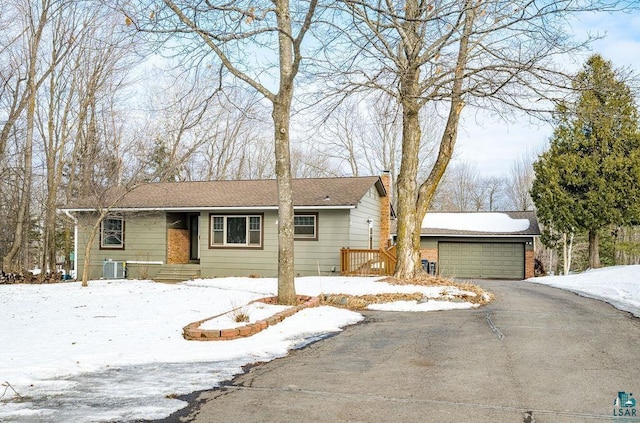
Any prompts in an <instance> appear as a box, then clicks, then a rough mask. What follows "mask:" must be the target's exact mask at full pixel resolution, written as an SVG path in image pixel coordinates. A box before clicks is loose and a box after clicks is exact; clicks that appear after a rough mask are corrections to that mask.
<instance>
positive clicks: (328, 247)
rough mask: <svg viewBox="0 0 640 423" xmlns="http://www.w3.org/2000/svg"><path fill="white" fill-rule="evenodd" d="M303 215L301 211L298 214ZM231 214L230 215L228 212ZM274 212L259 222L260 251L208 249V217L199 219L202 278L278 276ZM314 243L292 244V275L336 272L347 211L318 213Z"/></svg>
mask: <svg viewBox="0 0 640 423" xmlns="http://www.w3.org/2000/svg"><path fill="white" fill-rule="evenodd" d="M300 212H301V213H303V212H302V211H300ZM229 213H231V212H229ZM277 219H278V215H277V211H267V212H265V213H264V218H263V248H262V249H249V248H245V249H233V248H209V236H210V233H209V232H210V230H211V227H210V223H209V213H208V212H203V213H201V215H200V229H201V233H200V267H201V275H202V277H216V276H249V275H256V276H261V277H275V276H277V274H278V267H277V266H278V225H277V223H276V222H277ZM317 219H318V220H317V222H318V239H317V240H296V241H295V244H294V254H295V272H296V275H300V276H310V275H317V274H318V271H320V273H321V274H323V275H327V274H332V272H333V271H334V269H335V274H338V273H339V272H340V248H342V247H346V246H348V235H349V210H326V211H320V212H318V217H317Z"/></svg>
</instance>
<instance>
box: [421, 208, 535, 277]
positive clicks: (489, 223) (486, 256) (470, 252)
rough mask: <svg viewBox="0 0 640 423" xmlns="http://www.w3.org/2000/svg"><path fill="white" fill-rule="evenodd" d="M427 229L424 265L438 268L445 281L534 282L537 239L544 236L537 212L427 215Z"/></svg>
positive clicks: (423, 236)
mask: <svg viewBox="0 0 640 423" xmlns="http://www.w3.org/2000/svg"><path fill="white" fill-rule="evenodd" d="M422 226H423V227H422V231H421V254H422V259H423V260H427V261H429V262H430V263H435V269H436V272H437V273H438V274H440V275H443V276H448V277H456V278H467V279H517V280H522V279H525V278H529V277H533V272H534V258H535V253H534V244H535V243H534V239H535V237H536V236H539V235H540V229H539V226H538V221H537V219H536V217H535V213H534V212H531V211H527V212H477V213H468V212H460V213H427V215H426V216H425V219H424V221H423V225H422ZM433 267H434V266H432V268H433Z"/></svg>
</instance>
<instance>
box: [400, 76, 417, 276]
mask: <svg viewBox="0 0 640 423" xmlns="http://www.w3.org/2000/svg"><path fill="white" fill-rule="evenodd" d="M419 77H420V73H419V71H418V69H411V70H410V71H408V72H406V73H405V74H404V75H403V77H402V78H401V81H402V82H401V84H402V88H401V89H402V91H403V96H402V99H401V100H402V101H401V104H402V163H401V165H400V173H399V174H398V182H397V186H398V226H397V236H398V238H397V244H396V252H397V259H398V260H397V264H396V269H395V273H394V276H395V277H396V278H400V279H411V278H413V277H415V276H417V275H416V273H417V272H419V271H420V269H422V266H421V260H420V234H419V233H418V234H417V235H418V236H416V233H415V228H416V226H420V223H419V222H418V219H419V217H418V216H417V213H416V202H417V199H418V181H417V177H418V153H419V150H420V138H421V136H422V131H421V129H420V118H419V116H418V113H419V110H420V106H419V105H418V97H417V96H416V95H414V94H415V93H416V92H418V89H419V88H418V83H419Z"/></svg>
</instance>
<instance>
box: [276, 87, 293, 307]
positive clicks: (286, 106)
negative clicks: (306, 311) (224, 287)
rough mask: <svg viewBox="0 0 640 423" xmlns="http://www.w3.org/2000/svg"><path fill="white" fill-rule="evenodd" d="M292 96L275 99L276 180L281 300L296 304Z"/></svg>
mask: <svg viewBox="0 0 640 423" xmlns="http://www.w3.org/2000/svg"><path fill="white" fill-rule="evenodd" d="M290 108H291V107H290V98H289V99H285V100H284V101H283V102H278V101H276V102H274V105H273V122H274V123H275V140H276V143H275V152H276V180H277V183H278V303H279V304H289V305H293V304H296V301H297V299H296V287H295V273H294V260H293V198H292V182H293V181H292V177H291V160H290V150H289V113H290Z"/></svg>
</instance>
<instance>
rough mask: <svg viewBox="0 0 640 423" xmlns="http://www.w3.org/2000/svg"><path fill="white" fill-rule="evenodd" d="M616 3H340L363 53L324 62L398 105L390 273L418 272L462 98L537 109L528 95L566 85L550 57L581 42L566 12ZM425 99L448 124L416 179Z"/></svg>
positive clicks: (348, 35) (355, 86)
mask: <svg viewBox="0 0 640 423" xmlns="http://www.w3.org/2000/svg"><path fill="white" fill-rule="evenodd" d="M621 3H622V2H618V1H590V2H586V3H582V2H580V3H576V2H575V1H572V0H553V1H545V2H538V1H531V0H515V1H504V0H485V1H474V0H465V1H454V0H450V1H440V2H433V3H426V2H422V1H419V0H407V1H406V2H401V3H397V2H368V1H361V0H345V1H344V2H342V3H341V4H342V5H343V6H344V7H345V8H346V10H347V13H346V14H344V15H339V19H338V25H339V26H341V27H343V28H344V22H345V20H347V19H350V22H349V23H350V26H349V27H348V28H347V29H346V30H344V31H343V36H344V38H343V39H341V41H342V40H344V39H346V40H347V41H348V42H347V43H345V44H347V45H350V47H349V48H350V51H353V50H357V51H358V52H359V53H360V58H359V59H357V60H354V59H353V57H352V54H346V55H345V56H346V59H345V60H343V61H341V62H340V61H338V60H330V61H329V62H331V63H337V67H338V69H335V68H334V69H332V73H333V74H334V75H338V77H339V78H342V81H341V82H342V83H348V84H349V85H350V86H351V87H352V88H351V91H353V90H364V89H375V90H381V91H384V92H386V93H387V94H389V95H391V96H394V97H395V98H396V99H397V101H398V102H399V104H400V105H401V107H402V116H403V119H402V121H403V131H402V134H403V135H402V137H403V141H402V165H401V168H400V173H399V175H398V183H397V197H398V206H397V213H398V225H397V235H398V239H397V258H398V262H397V266H396V271H395V276H396V277H399V278H411V277H414V276H416V275H419V274H421V273H422V266H421V262H420V257H419V247H420V227H421V223H422V218H423V217H424V215H425V213H426V211H427V210H428V208H429V207H430V205H431V202H432V200H433V197H434V194H435V192H436V189H437V187H438V184H439V183H440V181H441V179H442V177H443V175H444V172H445V170H446V168H447V165H448V163H449V161H450V160H451V157H452V155H453V152H454V148H455V143H456V140H457V133H458V125H459V121H460V116H461V113H462V110H463V108H464V107H465V105H467V104H471V105H478V106H483V107H486V108H490V109H494V110H499V109H500V108H501V107H502V106H503V105H504V106H507V107H518V108H521V109H524V110H527V111H531V112H533V111H534V110H533V109H534V107H532V106H531V104H532V102H531V100H532V99H538V98H544V97H545V96H547V95H548V94H550V91H552V90H553V88H555V89H561V88H564V87H565V86H566V83H565V82H564V81H563V80H562V78H561V77H562V76H563V75H562V74H561V72H560V71H559V70H558V68H557V67H556V66H554V64H553V60H552V59H553V57H555V56H556V55H559V54H564V53H567V52H571V51H574V50H575V49H577V48H579V47H581V44H574V43H572V42H571V39H570V38H569V37H567V34H566V30H565V28H566V27H565V24H564V22H565V19H566V17H567V16H568V15H570V14H572V13H577V12H580V11H588V10H612V8H615V7H616V6H617V5H620V4H621ZM349 43H350V44H349ZM353 44H355V45H356V47H353ZM522 46H526V48H522ZM336 48H337V47H336ZM341 85H342V84H341ZM551 86H553V88H551ZM429 103H436V104H439V105H440V109H442V110H443V112H444V115H445V116H446V119H445V121H446V123H445V126H444V129H443V130H442V131H441V133H440V137H439V138H440V146H439V151H438V154H437V157H436V158H435V161H434V162H433V166H432V167H431V170H430V172H429V174H428V176H427V177H426V178H425V179H424V180H422V179H421V180H420V181H419V180H418V178H417V177H418V159H419V146H420V140H421V138H422V137H421V125H420V110H421V109H422V108H423V107H424V106H425V105H426V104H429ZM542 103H545V102H542ZM545 106H547V104H546V103H545ZM547 109H550V108H549V107H548V106H547ZM445 110H446V111H445Z"/></svg>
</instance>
